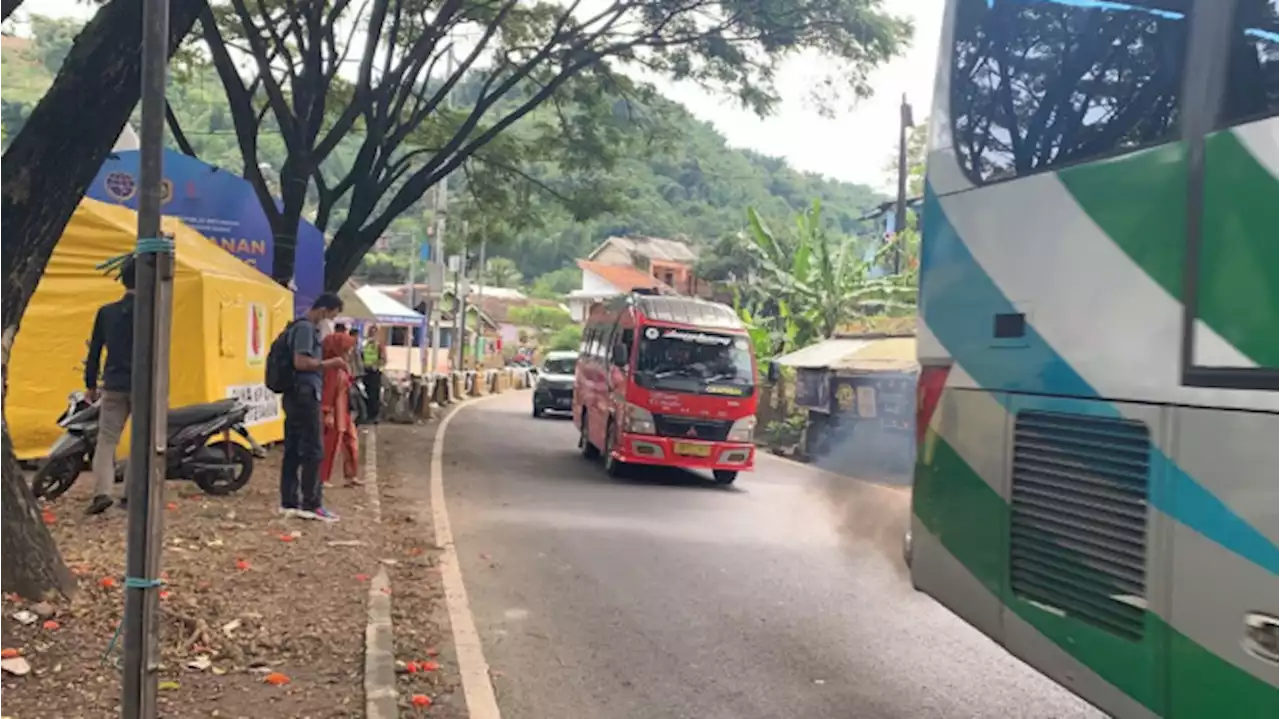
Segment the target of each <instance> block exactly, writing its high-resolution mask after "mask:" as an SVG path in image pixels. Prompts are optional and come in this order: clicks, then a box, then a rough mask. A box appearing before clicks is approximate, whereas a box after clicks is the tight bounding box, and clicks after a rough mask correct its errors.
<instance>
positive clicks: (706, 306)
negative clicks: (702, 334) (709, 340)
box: [636, 295, 744, 330]
mask: <svg viewBox="0 0 1280 719" xmlns="http://www.w3.org/2000/svg"><path fill="white" fill-rule="evenodd" d="M636 306H637V307H639V308H640V311H641V312H643V313H644V315H645V317H648V318H649V319H651V320H654V321H657V322H671V323H675V324H684V325H697V326H698V327H718V328H722V329H733V330H737V329H742V328H743V327H744V325H743V324H742V320H741V319H739V318H738V315H736V314H734V312H733V310H731V309H729V308H728V307H726V306H724V305H718V304H716V303H714V302H707V301H705V300H700V299H697V298H694V297H672V296H657V295H638V296H637V297H636Z"/></svg>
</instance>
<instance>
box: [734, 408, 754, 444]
mask: <svg viewBox="0 0 1280 719" xmlns="http://www.w3.org/2000/svg"><path fill="white" fill-rule="evenodd" d="M755 431H756V417H755V415H753V414H749V415H747V416H746V417H743V418H742V419H739V420H737V421H736V422H734V423H733V426H732V427H730V428H729V436H728V437H727V440H728V441H730V442H750V441H751V437H752V435H754V434H755Z"/></svg>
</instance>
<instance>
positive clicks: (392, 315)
mask: <svg viewBox="0 0 1280 719" xmlns="http://www.w3.org/2000/svg"><path fill="white" fill-rule="evenodd" d="M355 295H356V298H357V299H359V300H360V302H361V304H363V305H364V308H363V309H365V310H367V311H368V312H369V314H371V315H372V318H371V319H374V320H376V321H377V322H378V323H379V324H384V325H411V326H414V327H418V326H420V325H422V323H423V320H424V318H423V316H422V313H421V312H416V311H414V310H413V309H411V308H409V307H406V306H405V305H404V303H402V302H400V301H399V300H397V299H395V298H393V297H388V296H387V295H386V294H385V293H383V292H382V291H380V290H378V289H377V288H374V287H370V286H369V285H365V286H364V287H360V288H357V289H356V291H355ZM361 319H363V318H361Z"/></svg>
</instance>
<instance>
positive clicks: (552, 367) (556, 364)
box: [542, 357, 578, 374]
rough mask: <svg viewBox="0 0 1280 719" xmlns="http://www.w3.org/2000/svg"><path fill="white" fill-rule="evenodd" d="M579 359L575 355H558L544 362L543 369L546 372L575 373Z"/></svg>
mask: <svg viewBox="0 0 1280 719" xmlns="http://www.w3.org/2000/svg"><path fill="white" fill-rule="evenodd" d="M577 364H578V360H577V359H575V358H573V357H557V358H555V359H549V360H547V361H546V362H543V363H542V371H543V372H544V373H546V374H573V368H574V366H575V365H577Z"/></svg>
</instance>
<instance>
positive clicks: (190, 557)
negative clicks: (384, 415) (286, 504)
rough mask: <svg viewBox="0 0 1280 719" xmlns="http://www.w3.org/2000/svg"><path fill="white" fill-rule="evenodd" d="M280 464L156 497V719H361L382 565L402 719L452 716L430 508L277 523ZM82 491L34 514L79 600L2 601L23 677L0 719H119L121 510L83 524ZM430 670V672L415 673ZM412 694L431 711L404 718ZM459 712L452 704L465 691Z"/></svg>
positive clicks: (337, 503)
mask: <svg viewBox="0 0 1280 719" xmlns="http://www.w3.org/2000/svg"><path fill="white" fill-rule="evenodd" d="M405 429H406V431H407V430H408V428H405ZM384 434H391V433H384ZM380 440H381V441H380V442H379V450H380V459H381V458H382V457H388V458H395V457H397V451H396V450H392V449H390V448H389V446H388V444H389V443H388V441H387V438H385V437H380ZM404 454H405V455H410V454H411V455H413V457H412V459H411V460H410V459H409V458H408V457H406V458H405V460H403V461H404V462H405V463H406V464H407V466H409V467H413V468H414V470H411V471H412V475H413V476H412V477H409V478H407V479H405V480H404V482H405V483H406V484H421V487H422V488H423V492H425V491H426V486H427V485H426V474H425V471H424V469H423V468H424V467H426V466H427V464H428V463H427V461H425V458H426V456H427V455H423V454H422V449H421V448H418V447H414V448H413V449H412V450H406V451H404ZM278 462H279V450H278V449H275V450H272V452H271V454H270V456H269V457H268V458H267V459H266V460H261V461H259V463H258V466H257V467H256V468H255V471H254V476H253V479H252V480H251V481H250V483H249V485H248V486H246V487H245V488H244V489H243V490H241V491H240V492H238V493H237V494H235V495H232V496H228V497H209V496H206V495H204V494H203V493H201V492H200V491H199V490H198V489H197V488H196V487H195V486H194V485H193V484H190V483H183V482H170V483H169V484H168V487H167V499H166V504H165V510H164V519H165V554H164V560H163V567H164V577H165V580H166V585H165V587H164V589H163V591H162V594H161V602H160V604H161V609H162V614H163V620H162V624H161V635H160V646H161V653H162V662H163V666H162V669H161V671H160V682H161V684H160V687H161V689H160V692H159V697H160V698H159V701H160V714H161V716H164V717H227V718H239V717H244V718H246V719H264V718H268V717H271V718H274V717H281V718H285V717H289V718H304V717H305V718H308V719H325V718H329V717H361V716H364V709H365V705H364V686H363V677H364V671H363V670H364V630H365V625H366V619H367V614H366V604H367V601H368V592H369V580H370V577H371V576H372V575H373V574H375V573H376V572H377V570H378V567H379V564H380V563H382V564H383V565H385V566H387V567H388V570H389V572H390V574H391V576H392V593H393V597H392V606H393V611H394V612H395V620H396V625H395V631H396V643H397V656H398V657H401V656H402V655H401V647H403V656H404V657H413V659H412V660H405V662H406V665H405V666H404V667H402V671H403V674H402V677H404V678H403V679H401V680H400V681H401V686H399V687H398V688H399V689H400V690H401V705H402V706H403V707H405V708H406V710H407V711H406V713H405V715H406V716H414V715H422V716H445V717H448V716H460V714H457V713H456V712H455V711H454V710H456V709H458V707H455V706H453V704H454V701H453V698H452V697H453V690H454V688H455V687H456V685H457V679H456V673H455V672H454V671H453V666H452V664H451V662H450V661H449V660H448V657H449V656H450V655H451V648H450V647H448V646H447V642H448V624H447V621H444V622H443V623H438V622H437V621H435V620H434V619H432V618H433V617H440V616H443V612H444V610H443V607H442V606H440V607H437V604H440V605H442V602H443V599H442V594H441V592H440V590H439V574H438V572H436V571H435V570H434V563H435V552H434V550H433V549H432V547H431V546H430V545H429V542H428V538H429V537H430V536H431V528H430V512H429V510H427V511H423V512H421V516H420V517H418V516H416V513H415V512H414V510H413V508H412V507H408V508H399V507H398V500H397V499H396V497H395V496H394V495H390V496H389V495H388V491H389V490H390V489H391V488H390V487H388V488H385V489H384V491H383V497H382V501H381V505H382V507H383V510H382V511H383V514H384V518H383V522H382V524H377V523H375V522H374V521H373V517H372V513H371V511H370V510H369V508H368V507H367V506H366V504H367V494H366V490H365V489H364V488H344V487H340V486H331V487H329V488H327V489H326V495H325V497H326V501H325V504H326V505H327V506H329V507H330V508H331V509H332V510H334V511H335V512H337V513H338V514H339V516H341V518H342V521H340V522H338V523H336V524H325V523H320V522H311V521H305V520H300V519H285V518H282V517H279V516H278V515H276V513H275V509H276V507H277V506H278V503H279V499H278V476H279V464H278ZM361 466H362V467H363V457H362V461H361ZM379 475H380V476H383V475H384V471H382V470H381V468H380V471H379ZM386 481H387V480H384V481H383V483H385V482H386ZM383 483H380V484H383ZM394 483H396V482H393V484H394ZM89 494H90V482H89V476H88V475H84V476H82V477H81V479H80V480H79V481H78V482H77V485H76V486H75V487H74V488H73V489H72V490H71V491H70V492H69V493H68V494H67V495H66V496H64V497H62V498H60V499H59V500H58V501H57V502H54V503H50V504H49V505H47V507H46V513H45V519H46V523H48V524H49V525H50V529H51V530H52V531H53V533H54V537H55V539H56V540H57V542H58V546H59V547H60V548H61V550H62V552H63V556H64V558H65V559H66V562H67V564H68V565H69V566H70V567H71V568H72V570H73V571H74V572H75V574H76V575H77V577H78V579H79V587H80V588H79V591H78V592H77V594H76V596H75V597H74V598H73V599H72V600H71V601H70V602H55V603H48V604H44V605H39V604H36V605H33V604H31V603H27V602H22V601H19V600H18V599H17V598H15V597H11V596H6V597H4V600H3V620H2V629H3V647H4V649H5V651H6V655H8V654H10V653H12V651H14V650H17V651H19V652H21V655H22V656H23V657H24V658H25V659H27V661H28V662H29V664H30V666H31V672H30V673H29V674H27V675H26V676H23V677H17V676H11V675H9V674H8V673H5V674H4V676H3V692H4V702H3V705H4V706H3V713H4V717H5V718H6V719H35V718H36V717H59V718H65V719H80V718H84V719H97V718H98V717H102V718H104V719H105V718H106V717H115V716H118V715H119V696H120V681H119V669H118V668H117V667H118V664H117V662H118V661H119V659H120V658H121V656H122V651H121V649H122V648H121V647H120V646H119V643H118V642H117V644H116V646H115V648H114V650H113V651H111V652H108V647H109V646H111V643H112V637H113V635H114V634H115V632H116V629H117V626H118V624H119V621H120V618H121V611H122V609H123V595H124V594H123V589H122V587H123V583H124V580H123V577H124V569H123V568H124V532H125V512H124V511H123V510H122V509H120V508H116V507H113V508H111V509H109V510H108V511H107V512H106V513H104V514H102V515H100V516H96V517H87V516H85V515H84V514H83V508H84V507H85V506H86V504H87V503H88V500H89ZM423 497H424V498H425V494H424V495H423ZM23 610H25V611H27V612H30V613H31V614H34V615H36V618H35V621H32V622H30V623H24V622H23V621H21V620H20V619H27V620H30V618H31V617H30V616H24V615H22V614H21V612H22V611H23ZM429 660H430V661H434V662H435V663H436V664H433V665H425V666H424V665H422V664H419V663H421V662H426V661H429ZM408 661H415V662H419V663H415V665H414V667H413V668H414V669H416V670H418V671H415V672H412V673H410V672H409V671H407V662H408ZM414 694H421V695H424V696H426V697H429V698H430V699H431V700H432V702H431V706H421V705H422V704H425V702H424V701H423V700H421V699H419V703H418V705H417V706H415V705H414V703H413V701H412V699H413V695H414ZM456 701H457V704H458V705H459V706H460V705H461V703H462V700H461V692H458V698H457V700H456Z"/></svg>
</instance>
